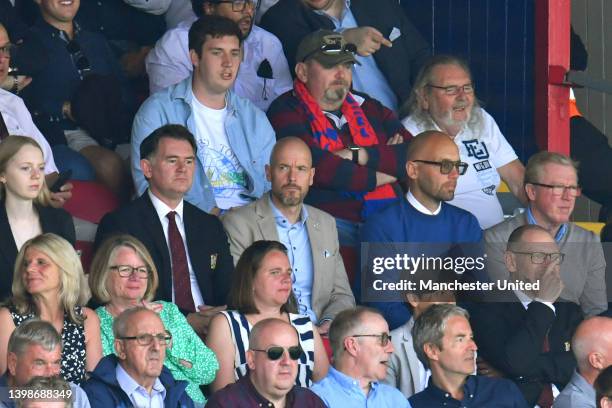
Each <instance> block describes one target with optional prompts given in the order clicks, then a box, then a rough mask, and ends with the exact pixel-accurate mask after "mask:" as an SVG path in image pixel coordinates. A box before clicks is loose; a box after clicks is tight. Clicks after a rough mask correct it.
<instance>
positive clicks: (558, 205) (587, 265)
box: [485, 152, 608, 316]
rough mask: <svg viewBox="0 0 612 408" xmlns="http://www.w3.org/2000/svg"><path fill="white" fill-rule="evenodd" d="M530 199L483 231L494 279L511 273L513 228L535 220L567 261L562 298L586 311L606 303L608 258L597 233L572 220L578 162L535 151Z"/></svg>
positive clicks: (563, 269) (590, 312) (530, 165)
mask: <svg viewBox="0 0 612 408" xmlns="http://www.w3.org/2000/svg"><path fill="white" fill-rule="evenodd" d="M525 192H526V193H527V199H528V201H529V205H528V207H527V211H525V213H524V214H520V215H517V216H515V217H513V218H510V219H508V220H506V221H504V222H501V223H499V224H497V225H496V226H494V227H492V228H489V229H488V230H486V231H485V242H486V253H487V256H488V263H487V271H488V273H489V276H490V277H491V280H492V281H493V282H495V281H496V280H498V279H505V278H507V277H508V272H507V269H506V267H505V264H504V252H505V247H506V244H507V242H508V237H509V236H510V233H511V232H512V231H514V230H515V229H516V228H517V227H520V226H521V225H525V224H537V225H539V226H541V227H543V228H544V229H546V230H547V231H548V232H549V233H550V234H551V235H552V236H553V237H554V239H555V241H556V242H557V245H558V246H559V249H560V250H561V252H563V253H564V254H565V261H564V262H563V264H562V265H561V280H562V282H563V292H561V298H562V299H564V300H567V301H570V302H575V303H577V304H579V305H580V307H581V309H582V311H583V312H584V314H585V315H586V316H593V315H597V314H599V313H601V312H603V311H605V310H607V309H608V304H607V300H606V281H605V270H606V261H605V259H604V254H603V249H602V247H601V244H600V242H599V237H598V236H597V235H595V234H593V233H592V232H589V231H587V230H585V229H583V228H581V227H579V226H577V225H576V224H573V223H571V222H570V216H571V214H572V211H573V210H574V204H575V202H576V197H578V196H579V195H580V193H581V190H580V187H579V186H578V175H577V172H576V163H575V162H574V161H573V160H572V159H570V158H569V157H567V156H564V155H562V154H559V153H553V152H539V153H537V154H535V155H533V156H532V157H531V158H530V159H529V162H528V163H527V167H526V168H525Z"/></svg>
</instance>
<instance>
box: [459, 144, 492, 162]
mask: <svg viewBox="0 0 612 408" xmlns="http://www.w3.org/2000/svg"><path fill="white" fill-rule="evenodd" d="M463 145H464V146H465V149H466V150H467V153H468V157H474V158H475V159H477V160H484V159H488V158H489V150H488V149H487V145H486V144H485V143H484V142H482V141H480V140H478V139H472V140H465V141H463Z"/></svg>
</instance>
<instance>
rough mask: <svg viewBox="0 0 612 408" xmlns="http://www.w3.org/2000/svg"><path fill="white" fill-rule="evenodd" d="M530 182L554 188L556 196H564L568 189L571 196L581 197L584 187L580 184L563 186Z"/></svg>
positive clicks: (553, 191)
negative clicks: (579, 185)
mask: <svg viewBox="0 0 612 408" xmlns="http://www.w3.org/2000/svg"><path fill="white" fill-rule="evenodd" d="M528 184H533V185H534V186H540V187H546V188H550V189H551V190H552V193H553V195H554V196H557V197H558V196H562V195H563V194H565V192H566V191H567V192H568V193H569V196H570V197H580V195H581V194H582V188H580V187H578V186H562V185H559V184H543V183H532V182H530V181H529V182H528Z"/></svg>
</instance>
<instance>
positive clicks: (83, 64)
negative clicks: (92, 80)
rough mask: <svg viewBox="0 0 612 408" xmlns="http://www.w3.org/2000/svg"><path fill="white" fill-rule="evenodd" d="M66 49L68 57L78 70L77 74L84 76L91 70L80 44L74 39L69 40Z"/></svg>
mask: <svg viewBox="0 0 612 408" xmlns="http://www.w3.org/2000/svg"><path fill="white" fill-rule="evenodd" d="M66 50H68V52H69V53H70V58H71V59H72V63H73V64H74V66H75V67H76V69H77V70H78V71H79V75H80V76H81V77H84V76H85V75H87V74H89V73H90V72H91V65H90V64H89V60H88V59H87V57H86V56H85V54H83V50H82V49H81V45H80V44H79V43H78V42H77V41H76V40H71V41H69V42H68V44H66Z"/></svg>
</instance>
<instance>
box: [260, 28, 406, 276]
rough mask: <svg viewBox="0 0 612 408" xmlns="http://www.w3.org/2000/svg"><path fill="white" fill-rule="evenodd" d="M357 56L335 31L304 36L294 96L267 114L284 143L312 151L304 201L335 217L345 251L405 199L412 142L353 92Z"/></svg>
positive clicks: (386, 113)
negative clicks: (363, 228)
mask: <svg viewBox="0 0 612 408" xmlns="http://www.w3.org/2000/svg"><path fill="white" fill-rule="evenodd" d="M355 51H356V47H355V45H353V44H350V43H347V42H346V41H345V39H344V37H343V36H342V34H339V33H335V32H333V31H330V30H319V31H316V32H314V33H311V34H309V35H307V36H306V37H304V39H303V40H302V42H301V43H300V45H299V46H298V50H297V53H296V61H297V64H296V66H295V73H296V79H295V81H294V83H293V90H291V91H289V92H287V93H285V94H283V95H281V96H279V97H278V98H277V99H276V100H275V101H274V102H273V103H272V105H270V108H269V110H268V118H269V119H270V122H271V123H272V126H273V127H274V129H275V131H276V137H277V139H280V138H283V137H287V136H297V137H300V138H301V139H302V140H304V141H305V142H306V144H307V145H308V146H309V147H310V149H311V152H312V158H313V166H314V167H315V168H316V172H315V177H314V183H313V186H312V188H311V189H310V192H309V194H308V196H307V197H306V201H305V202H306V203H308V204H311V205H313V206H315V207H318V208H320V209H322V210H324V211H327V212H329V213H330V214H332V215H333V216H334V217H336V223H337V226H338V232H339V239H340V245H341V246H344V247H356V246H357V245H358V243H359V242H358V236H359V234H358V231H359V226H360V225H361V223H362V222H363V221H364V220H365V219H366V218H367V216H368V215H369V214H371V213H373V212H374V211H376V210H378V209H380V208H382V207H383V206H385V205H387V204H389V203H391V202H393V201H395V200H397V198H398V197H401V191H400V189H399V184H398V181H399V180H401V179H402V178H404V177H405V172H404V171H403V163H405V156H406V147H405V144H406V142H407V140H408V139H410V138H411V135H410V133H409V132H407V131H406V130H405V129H404V127H403V126H402V125H401V123H400V122H399V121H398V119H397V118H396V117H395V115H394V114H393V112H392V111H391V110H389V109H387V108H386V107H384V106H383V105H382V104H381V103H380V102H378V101H377V100H375V99H373V98H370V97H369V96H368V95H366V94H362V93H357V92H351V82H352V67H353V64H355V63H357V60H356V59H355ZM345 263H346V259H345ZM351 266H352V267H354V265H350V264H349V265H347V269H349V270H350V269H351Z"/></svg>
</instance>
